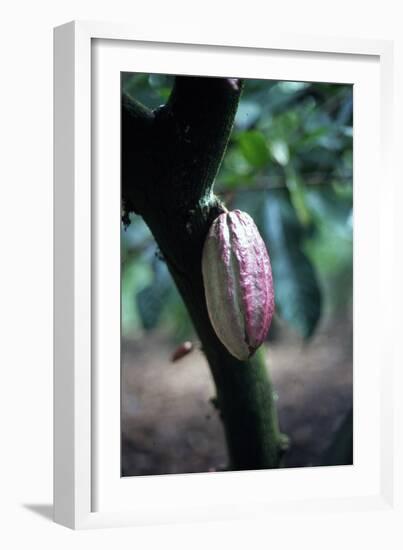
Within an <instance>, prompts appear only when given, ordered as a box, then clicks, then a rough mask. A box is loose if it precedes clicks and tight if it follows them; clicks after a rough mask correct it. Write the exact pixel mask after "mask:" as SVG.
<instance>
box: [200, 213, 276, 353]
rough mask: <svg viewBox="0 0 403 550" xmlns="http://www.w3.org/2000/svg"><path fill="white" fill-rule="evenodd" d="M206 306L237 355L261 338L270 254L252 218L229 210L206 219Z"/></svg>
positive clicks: (269, 312) (266, 318) (268, 301)
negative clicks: (208, 226)
mask: <svg viewBox="0 0 403 550" xmlns="http://www.w3.org/2000/svg"><path fill="white" fill-rule="evenodd" d="M202 273H203V282H204V290H205V295H206V302H207V309H208V313H209V317H210V321H211V324H212V325H213V327H214V330H215V332H216V334H217V336H218V338H219V339H220V341H221V342H222V343H223V344H224V346H225V347H226V348H227V349H228V351H229V352H230V353H231V354H232V355H234V356H235V357H237V358H238V359H240V360H245V359H248V358H249V357H251V355H253V353H254V352H255V351H256V349H257V348H258V347H259V346H260V345H261V344H262V342H263V341H264V340H265V338H266V335H267V332H268V330H269V327H270V324H271V320H272V318H273V313H274V290H273V278H272V272H271V265H270V258H269V254H268V252H267V249H266V245H265V243H264V242H263V239H262V237H261V236H260V234H259V231H258V229H257V227H256V225H255V222H254V221H253V219H252V218H251V217H250V216H249V214H247V213H246V212H241V211H240V210H234V211H232V212H226V213H224V214H221V215H220V216H218V217H217V218H216V219H215V220H214V222H213V223H212V225H211V227H210V229H209V232H208V235H207V238H206V241H205V243H204V247H203V254H202Z"/></svg>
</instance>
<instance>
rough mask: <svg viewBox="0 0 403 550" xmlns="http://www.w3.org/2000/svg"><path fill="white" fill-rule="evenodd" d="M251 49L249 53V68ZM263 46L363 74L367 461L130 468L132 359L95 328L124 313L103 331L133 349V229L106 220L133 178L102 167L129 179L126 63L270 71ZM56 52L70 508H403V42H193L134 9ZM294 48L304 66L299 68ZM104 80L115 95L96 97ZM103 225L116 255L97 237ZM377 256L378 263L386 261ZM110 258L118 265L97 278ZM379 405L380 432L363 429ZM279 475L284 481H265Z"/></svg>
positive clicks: (141, 518)
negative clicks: (398, 59)
mask: <svg viewBox="0 0 403 550" xmlns="http://www.w3.org/2000/svg"><path fill="white" fill-rule="evenodd" d="M227 36H228V35H227ZM136 48H137V49H136ZM133 52H134V53H133ZM242 58H243V59H244V60H247V63H245V62H244V65H243V66H242V74H240V73H239V72H238V70H237V67H239V66H240V65H239V63H241V59H242ZM262 59H264V60H267V59H270V61H271V63H270V67H271V68H270V70H271V73H270V74H271V77H272V78H278V79H289V80H319V81H335V82H337V81H340V82H341V81H344V82H351V83H352V84H354V86H355V96H354V109H355V110H354V117H355V122H354V203H355V207H356V205H357V212H358V215H357V219H358V221H357V222H355V223H356V224H357V225H356V226H355V232H354V243H355V254H354V272H355V288H354V303H355V304H356V303H357V304H359V308H358V314H359V317H357V315H358V314H357V315H356V311H355V314H354V315H355V317H354V386H355V387H354V407H355V428H354V444H355V449H356V451H355V455H354V466H353V467H338V468H327V469H326V468H315V469H313V468H303V469H295V470H287V471H285V470H282V471H279V470H276V471H259V472H225V473H223V474H220V473H214V474H211V473H209V474H192V475H186V476H183V475H182V476H176V475H175V476H172V475H170V476H149V477H142V478H125V480H124V482H123V481H122V479H120V469H118V470H117V469H116V465H117V462H116V461H117V452H118V451H119V452H120V448H119V449H117V448H116V446H114V444H113V442H115V443H116V442H118V437H119V424H118V419H119V392H118V378H117V375H116V372H117V371H116V369H114V370H113V369H110V370H109V371H108V372H106V371H105V370H102V366H101V367H99V365H98V364H96V362H95V361H94V357H99V350H98V348H97V346H98V345H100V343H99V341H98V339H96V338H95V337H94V334H95V332H96V331H97V330H101V331H102V330H105V325H104V324H103V323H104V322H106V319H109V321H108V322H109V325H108V326H109V328H110V329H111V330H110V333H109V334H110V337H108V340H107V343H106V347H105V339H103V345H104V347H103V348H102V356H105V355H107V356H108V357H109V359H110V361H111V362H115V363H116V364H117V365H120V363H119V356H118V353H119V352H118V347H119V346H118V343H119V342H120V324H119V323H116V319H117V315H118V314H120V295H117V294H116V290H117V286H118V285H119V284H120V283H119V278H118V277H119V273H120V264H119V243H118V240H116V238H117V233H116V232H114V233H113V232H112V233H113V235H114V236H113V235H110V234H109V233H108V231H109V230H108V228H106V229H105V224H102V223H100V222H99V220H100V219H101V220H105V219H106V218H105V216H107V215H108V212H115V210H116V209H119V198H120V194H119V193H116V189H117V188H116V186H115V190H113V186H106V187H105V186H103V187H102V188H103V189H105V188H106V189H107V192H106V194H105V193H99V192H98V191H97V189H98V187H97V183H96V181H95V180H96V177H102V174H105V173H107V174H108V176H110V178H111V181H114V182H115V183H116V182H119V171H118V170H117V167H118V164H119V140H118V139H117V140H116V139H115V140H114V141H113V139H111V138H113V137H114V138H116V136H117V135H118V134H117V133H116V132H117V131H118V129H119V120H118V119H117V118H116V116H117V115H116V113H117V111H116V105H117V104H116V101H115V102H113V101H114V99H116V93H117V89H118V87H117V85H116V82H117V81H116V79H115V77H116V76H117V74H118V72H120V71H121V70H132V71H135V70H137V71H138V72H167V73H170V72H171V73H173V74H175V73H176V74H178V73H180V72H182V73H184V74H195V73H197V74H209V75H216V76H219V75H223V74H228V73H230V74H234V76H238V75H240V76H245V77H252V76H255V77H259V76H261V75H262V72H259V71H265V70H266V69H264V67H263V66H262ZM251 60H252V61H253V63H251ZM54 61H55V65H54V69H55V70H54V79H55V80H54V83H55V102H54V106H55V148H54V157H55V216H54V219H55V228H54V230H55V272H54V273H55V333H54V344H55V367H54V465H55V467H54V514H55V515H54V517H55V521H56V522H58V523H61V524H63V525H66V526H68V527H71V528H75V529H81V528H91V527H106V526H119V525H121V526H123V525H139V524H150V523H152V524H153V523H167V522H180V521H201V520H206V519H225V518H238V517H239V518H244V517H254V516H259V515H262V514H263V515H266V514H278V513H280V514H284V513H293V512H294V513H302V512H307V511H310V513H312V514H319V513H322V512H323V511H324V510H325V511H337V510H346V509H348V510H357V511H369V510H371V511H377V510H379V511H381V510H389V511H393V502H394V499H393V494H394V491H393V482H394V477H393V458H394V454H393V448H394V447H393V424H392V423H391V422H390V418H392V417H393V414H394V409H393V399H392V396H393V365H394V363H393V361H394V357H393V347H391V346H388V345H387V344H388V339H389V338H390V335H388V331H387V327H388V318H390V301H388V300H387V291H386V289H388V288H390V286H391V285H393V272H392V270H391V267H390V266H391V262H392V260H393V254H394V248H393V245H392V244H391V243H395V241H394V238H395V237H394V235H393V226H392V221H391V217H390V215H389V214H390V211H391V209H393V178H392V177H391V173H392V172H391V170H392V168H391V153H390V151H391V148H392V143H391V139H392V131H391V128H392V117H393V106H392V78H393V70H392V67H393V43H392V42H389V41H384V40H361V39H354V38H352V39H350V40H346V39H338V38H331V37H315V36H303V35H301V36H296V35H292V36H291V35H290V36H286V35H273V34H271V35H270V37H267V39H266V38H264V39H260V38H256V41H255V42H254V43H251V42H250V40H242V38H241V37H239V38H238V37H236V38H234V39H233V40H232V41H226V42H217V41H216V40H214V39H212V40H211V41H210V40H209V39H208V38H207V37H206V42H205V43H201V42H197V43H194V42H193V43H192V41H191V40H190V39H189V37H187V36H186V32H185V31H184V32H183V34H182V36H178V35H177V34H175V36H169V31H167V34H166V36H153V37H150V36H147V35H146V34H144V33H142V32H141V31H139V30H138V29H136V28H134V27H132V26H130V25H120V24H109V23H91V22H72V23H68V24H66V25H62V26H61V27H58V28H56V29H55V35H54ZM287 63H288V64H289V66H290V67H292V70H291V71H290V72H288V73H286V72H284V71H285V69H284V67H285V66H286V65H287ZM248 67H249V68H248ZM259 67H260V68H259ZM224 70H225V71H228V73H224ZM206 71H208V72H206ZM276 71H277V72H276ZM265 74H266V73H265ZM287 74H288V76H287ZM111 76H112V78H111ZM266 77H268V76H267V75H266ZM97 87H99V88H100V89H102V97H98V96H97V100H96V102H95V101H94V94H96V93H97ZM105 102H109V103H108V105H111V106H113V105H115V107H114V108H115V110H113V107H111V110H110V111H111V114H110V116H107V117H103V116H99V109H100V110H101V111H100V112H101V114H102V113H105V112H106V110H105V109H104V106H105V105H106V103H105ZM108 112H109V109H108ZM368 113H371V116H369V117H366V116H365V115H366V114H368ZM95 121H96V124H97V129H96V131H94V122H95ZM104 138H105V139H107V140H109V141H103V139H104ZM106 146H107V147H108V156H107V158H106V157H105V155H103V156H102V159H100V158H99V155H98V157H97V158H95V157H96V155H94V151H95V150H96V149H97V147H101V148H105V147H106ZM103 150H104V149H103ZM365 158H366V159H367V160H366V161H365V162H364V160H365ZM98 162H103V164H102V166H101V165H98ZM381 170H382V171H381ZM381 173H382V183H383V185H384V187H385V189H383V192H382V194H381V193H380V189H379V181H381V179H380V177H379V175H380V174H381ZM95 174H97V176H96V177H95ZM388 175H389V177H388ZM364 181H365V182H366V192H365V194H364V193H363V189H364V186H363V182H364ZM356 182H357V185H356ZM118 188H119V187H118ZM108 190H109V191H110V192H109V191H108ZM118 218H119V216H118ZM105 231H106V233H105ZM100 234H102V238H103V241H102V242H103V247H102V248H103V252H102V254H101V255H99V253H98V252H97V250H98V251H99V247H97V244H96V243H97V239H99V235H100ZM356 243H358V244H359V246H356ZM388 243H389V244H388ZM369 257H370V258H371V259H370V260H369ZM369 261H370V262H372V265H374V266H375V267H373V269H372V271H370V272H368V269H367V268H368V265H369ZM382 266H383V267H382ZM101 269H102V270H103V272H106V271H107V272H108V276H107V277H106V276H105V277H103V278H102V279H103V281H99V280H98V279H97V283H96V284H95V283H94V281H95V279H96V277H97V272H99V270H101ZM357 280H358V281H359V282H360V285H358V286H357V284H356V281H357ZM105 285H112V286H109V287H108V286H105ZM113 285H114V286H113ZM374 289H376V290H374ZM107 290H108V292H106V291H107ZM109 290H111V292H109ZM105 295H108V296H112V298H111V299H110V300H109V302H105V300H103V298H102V297H103V296H105ZM369 295H370V296H371V303H368V296H369ZM374 308H375V309H376V310H377V311H378V312H379V314H378V315H377V330H378V334H379V335H380V336H379V338H378V341H377V342H378V343H375V340H373V339H372V336H373V335H374V334H375V332H374V330H375V329H374V326H373V323H371V318H370V316H371V311H372V310H373V309H374ZM113 321H115V322H114V323H113ZM97 327H98V328H97ZM99 327H101V328H99ZM94 331H95V332H94ZM368 339H369V341H371V342H373V345H372V346H371V349H370V350H369V349H368V346H365V345H364V344H365V341H368ZM104 354H105V355H104ZM364 364H365V369H366V370H365V373H364V370H363V368H362V366H363V365H364ZM360 365H361V367H360ZM380 367H382V368H380ZM112 371H113V372H112ZM118 371H119V373H120V370H119V369H118ZM364 374H365V378H364ZM119 375H120V374H119ZM100 404H101V405H100ZM368 418H369V419H370V422H371V426H373V428H374V433H373V434H368V431H366V430H363V429H362V427H363V426H364V421H365V419H368ZM111 441H112V443H111ZM266 483H267V486H268V487H270V491H264V492H263V494H262V491H261V490H260V489H261V488H262V487H264V484H266ZM123 485H124V486H123Z"/></svg>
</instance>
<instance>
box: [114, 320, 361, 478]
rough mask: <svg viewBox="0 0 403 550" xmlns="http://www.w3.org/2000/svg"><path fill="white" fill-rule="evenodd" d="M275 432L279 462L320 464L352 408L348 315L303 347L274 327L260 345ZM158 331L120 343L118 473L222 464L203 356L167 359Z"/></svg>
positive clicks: (220, 431)
mask: <svg viewBox="0 0 403 550" xmlns="http://www.w3.org/2000/svg"><path fill="white" fill-rule="evenodd" d="M266 347H267V358H268V366H269V370H270V375H271V378H272V380H273V386H274V390H275V398H276V403H277V406H278V414H279V421H280V427H281V430H282V431H283V432H284V433H286V434H287V435H288V436H289V438H290V440H291V446H290V449H289V451H288V452H287V454H286V455H285V460H284V466H285V467H299V466H314V465H319V464H321V463H322V462H321V461H322V458H321V457H322V456H323V452H324V451H325V450H326V448H327V447H328V446H329V444H330V442H331V440H332V438H333V436H334V434H335V432H336V430H337V429H338V427H339V426H340V424H341V422H342V420H343V418H344V416H345V414H346V413H347V412H348V411H349V409H351V407H352V390H353V384H352V382H353V368H352V321H351V315H348V316H343V319H339V320H333V321H327V322H325V323H323V324H322V326H321V327H320V329H319V330H318V331H317V333H316V335H315V337H314V338H313V339H312V340H311V341H310V342H309V343H307V344H304V343H303V342H301V340H300V339H299V338H298V337H297V336H296V335H293V334H292V333H290V332H287V331H285V329H281V330H280V331H278V337H277V338H276V340H275V341H274V342H270V343H269V344H268V345H267V346H266ZM173 351H174V348H173V346H172V344H171V343H170V342H169V340H168V339H167V338H166V337H165V336H164V335H162V334H158V333H153V334H148V335H146V336H145V337H144V338H143V339H142V340H141V341H140V342H135V341H130V340H125V341H123V343H122V474H123V475H149V474H167V473H172V474H173V473H186V472H206V471H214V470H217V469H223V468H225V467H226V464H227V454H226V449H225V439H224V432H223V428H222V425H221V421H220V419H219V416H218V414H217V411H216V410H215V409H214V407H213V406H212V404H211V402H210V399H211V398H212V397H214V395H215V391H214V386H213V382H212V379H211V377H210V373H209V370H208V366H207V363H206V360H205V358H204V356H203V354H202V353H201V352H200V351H198V349H197V344H196V345H195V349H194V350H193V351H192V352H191V353H190V354H188V355H187V356H185V357H184V358H182V359H181V360H179V361H177V362H175V363H172V362H171V360H170V358H171V355H172V353H173Z"/></svg>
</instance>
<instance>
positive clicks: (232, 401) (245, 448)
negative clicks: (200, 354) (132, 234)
mask: <svg viewBox="0 0 403 550" xmlns="http://www.w3.org/2000/svg"><path fill="white" fill-rule="evenodd" d="M241 90H242V82H241V81H240V80H239V79H224V78H206V77H176V79H175V84H174V87H173V90H172V93H171V96H170V98H169V100H168V102H167V103H166V105H164V106H163V107H160V108H159V109H157V110H155V111H150V110H148V109H146V108H145V107H144V106H142V105H140V104H139V103H137V102H136V101H135V100H133V99H132V98H129V97H127V96H125V95H123V97H122V204H123V209H124V215H123V221H124V223H128V222H129V220H128V215H129V213H130V212H135V213H136V214H139V215H140V216H142V217H143V219H144V220H145V222H146V223H147V225H148V226H149V228H150V230H151V232H152V233H153V235H154V238H155V240H156V242H157V244H158V246H159V248H160V251H161V253H162V255H163V257H164V259H165V261H166V263H167V266H168V269H169V271H170V273H171V274H172V277H173V279H174V281H175V283H176V285H177V287H178V289H179V292H180V294H181V295H182V297H183V300H184V302H185V304H186V306H187V309H188V311H189V314H190V317H191V319H192V321H193V324H194V327H195V330H196V332H197V333H198V335H199V338H200V341H201V344H202V349H203V351H204V353H205V355H206V357H207V360H208V363H209V366H210V369H211V373H212V376H213V379H214V382H215V386H216V391H217V406H218V408H219V410H220V414H221V417H222V420H223V423H224V428H225V434H226V439H227V445H228V451H229V458H230V464H229V468H230V469H234V470H246V469H260V468H275V467H277V466H278V465H279V462H280V459H281V455H282V453H283V446H282V437H281V436H280V433H279V430H278V423H277V417H276V411H275V407H274V403H273V393H272V388H271V384H270V381H269V378H268V373H267V369H266V365H265V360H264V354H262V353H257V354H256V355H255V357H253V358H252V359H251V360H249V361H245V362H242V361H239V360H237V359H236V358H235V357H233V356H232V355H231V354H229V352H228V351H227V350H226V348H225V347H224V346H223V345H222V344H221V342H220V341H219V340H218V338H217V336H216V334H215V332H214V329H213V327H212V325H211V323H210V319H209V316H208V312H207V307H206V301H205V296H204V287H203V280H202V273H201V256H202V248H203V244H204V241H205V238H206V235H207V232H208V229H209V227H210V225H211V223H212V222H213V220H214V219H215V218H216V217H217V216H218V215H219V214H220V213H222V212H223V211H224V207H223V205H222V203H221V202H220V201H219V199H218V198H217V197H216V196H215V195H214V194H213V184H214V178H215V177H216V174H217V171H218V169H219V167H220V164H221V161H222V158H223V155H224V152H225V149H226V146H227V142H228V139H229V136H230V133H231V129H232V126H233V121H234V117H235V113H236V109H237V106H238V101H239V97H240V94H241Z"/></svg>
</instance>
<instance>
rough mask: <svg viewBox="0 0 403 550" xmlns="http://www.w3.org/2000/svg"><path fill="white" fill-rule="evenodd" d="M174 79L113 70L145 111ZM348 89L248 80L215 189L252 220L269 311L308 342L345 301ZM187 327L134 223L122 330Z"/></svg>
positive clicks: (125, 244) (348, 289)
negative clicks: (268, 268)
mask: <svg viewBox="0 0 403 550" xmlns="http://www.w3.org/2000/svg"><path fill="white" fill-rule="evenodd" d="M172 83H173V77H172V76H169V75H168V76H166V75H144V74H130V73H122V87H123V89H124V90H125V91H126V92H128V93H130V94H131V95H133V97H136V99H138V100H139V101H141V102H143V103H144V104H146V105H147V106H149V107H151V108H156V107H158V106H159V105H161V104H162V103H164V102H165V101H166V99H167V98H168V97H169V93H170V89H171V87H172ZM352 114H353V99H352V87H351V86H350V85H341V84H324V83H306V82H286V81H281V82H278V81H268V80H247V81H246V82H245V88H244V92H243V94H242V98H241V101H240V104H239V108H238V112H237V115H236V119H235V124H234V129H233V132H232V135H231V140H230V143H229V145H228V149H227V151H226V154H225V157H224V160H223V163H222V166H221V168H220V171H219V174H218V176H217V180H216V186H215V191H216V193H217V194H218V195H219V196H220V197H221V198H222V199H223V200H224V201H225V202H226V204H227V206H228V208H230V209H234V208H240V209H241V210H244V211H246V212H248V213H249V214H251V216H252V217H253V218H254V219H255V222H256V223H257V225H258V227H259V229H260V232H261V234H262V236H263V238H264V240H265V242H266V244H267V247H268V249H269V253H270V257H271V260H272V268H273V277H274V282H275V295H276V312H277V315H278V316H279V317H281V318H282V319H283V321H284V322H285V323H286V324H287V325H288V326H290V327H291V328H293V329H294V330H296V331H297V332H298V333H299V334H301V336H302V337H304V338H309V337H310V336H311V335H312V334H313V333H314V331H315V329H316V327H317V326H318V322H319V321H320V319H322V318H323V317H324V316H326V315H331V314H333V313H335V312H337V311H338V310H339V309H343V308H345V306H346V304H347V303H349V301H351V298H352V251H353V239H352V230H353V218H352V212H353V187H352V170H353V166H352ZM157 327H158V328H161V329H163V330H167V331H168V333H169V334H170V335H171V336H172V338H173V339H174V340H175V341H178V342H179V341H181V340H182V339H184V338H189V337H191V335H192V327H191V324H190V321H189V318H188V315H187V312H186V309H185V307H184V305H183V303H182V301H181V298H180V296H179V294H178V292H177V291H176V288H175V286H174V284H173V282H172V279H171V277H170V275H169V272H168V270H167V268H166V265H165V263H164V262H163V261H161V259H160V258H159V255H158V250H157V249H156V245H155V243H154V241H153V238H152V235H151V234H150V232H149V231H148V229H147V227H146V226H145V224H144V223H143V222H142V220H141V218H139V217H136V216H134V217H132V223H131V225H130V226H129V227H128V229H127V230H124V229H123V228H122V329H123V334H125V335H132V336H136V335H140V334H141V333H142V331H144V330H146V331H147V330H154V329H155V328H157Z"/></svg>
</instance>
